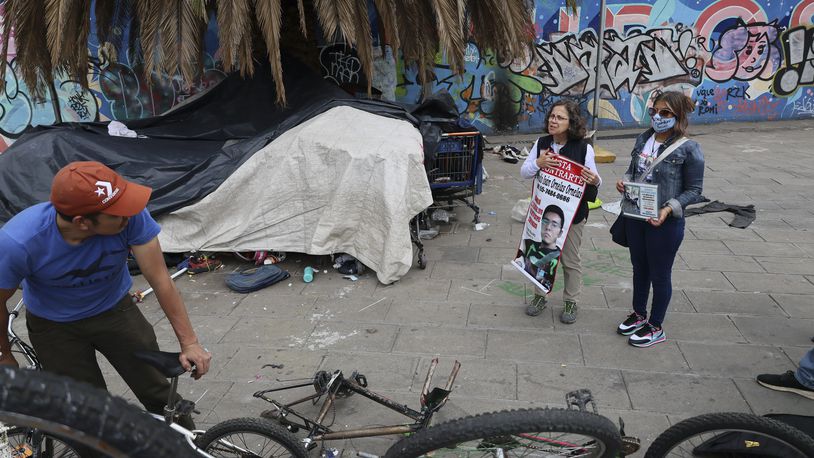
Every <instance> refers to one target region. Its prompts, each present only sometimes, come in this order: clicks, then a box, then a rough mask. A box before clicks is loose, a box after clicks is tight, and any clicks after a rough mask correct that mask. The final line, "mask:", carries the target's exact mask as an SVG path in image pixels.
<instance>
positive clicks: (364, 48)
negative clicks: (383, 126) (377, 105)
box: [355, 0, 373, 97]
mask: <svg viewBox="0 0 814 458" xmlns="http://www.w3.org/2000/svg"><path fill="white" fill-rule="evenodd" d="M355 1H356V5H355V6H356V17H358V18H360V20H359V23H358V24H357V25H356V54H357V55H358V56H359V61H360V62H361V63H362V69H363V70H364V72H365V80H367V96H368V97H370V96H371V94H372V87H373V86H372V83H373V37H371V36H370V21H369V20H367V17H368V15H367V0H355ZM362 18H364V19H362Z"/></svg>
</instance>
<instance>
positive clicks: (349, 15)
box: [334, 0, 370, 44]
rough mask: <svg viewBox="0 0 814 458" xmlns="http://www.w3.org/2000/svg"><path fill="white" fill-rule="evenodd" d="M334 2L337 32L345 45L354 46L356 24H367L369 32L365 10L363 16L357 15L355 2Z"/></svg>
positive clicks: (339, 0) (353, 0)
mask: <svg viewBox="0 0 814 458" xmlns="http://www.w3.org/2000/svg"><path fill="white" fill-rule="evenodd" d="M334 1H335V2H336V12H337V14H338V15H339V30H340V31H341V33H342V39H343V40H344V41H345V43H348V44H356V38H357V37H358V35H357V33H356V28H357V27H356V24H357V22H358V23H359V24H360V25H361V24H362V23H367V27H368V30H370V21H369V20H368V16H367V8H365V11H364V14H363V15H361V16H358V15H357V9H356V0H334Z"/></svg>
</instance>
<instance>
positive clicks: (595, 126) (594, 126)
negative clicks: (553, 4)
mask: <svg viewBox="0 0 814 458" xmlns="http://www.w3.org/2000/svg"><path fill="white" fill-rule="evenodd" d="M598 35H599V36H598V37H597V44H596V48H597V49H596V81H595V85H594V112H593V116H592V117H591V130H593V131H594V133H593V135H591V144H593V143H594V141H595V140H596V131H597V130H598V128H599V126H598V124H599V123H597V122H596V120H597V115H598V113H599V83H600V81H599V77H600V71H599V68H600V66H601V65H602V51H603V49H602V48H603V46H604V44H605V0H601V1H600V3H599V34H598Z"/></svg>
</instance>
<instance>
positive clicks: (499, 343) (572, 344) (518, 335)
mask: <svg viewBox="0 0 814 458" xmlns="http://www.w3.org/2000/svg"><path fill="white" fill-rule="evenodd" d="M486 358H487V359H496V360H499V359H511V360H512V361H518V362H519V361H527V362H533V363H540V362H552V363H563V364H568V365H569V366H570V365H582V364H583V360H582V348H581V346H580V342H579V337H578V336H577V335H575V334H566V333H555V332H526V331H501V330H490V331H489V333H488V336H487V340H486Z"/></svg>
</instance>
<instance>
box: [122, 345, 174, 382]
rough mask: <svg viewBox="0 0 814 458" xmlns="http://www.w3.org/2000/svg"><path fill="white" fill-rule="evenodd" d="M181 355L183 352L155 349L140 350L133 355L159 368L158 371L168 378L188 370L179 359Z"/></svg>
mask: <svg viewBox="0 0 814 458" xmlns="http://www.w3.org/2000/svg"><path fill="white" fill-rule="evenodd" d="M180 355H181V353H172V352H168V351H153V350H139V351H134V352H133V356H135V357H136V359H139V360H141V361H144V362H145V363H147V364H149V365H151V366H153V367H154V368H156V369H158V371H159V372H161V374H162V375H164V377H167V378H173V377H178V376H179V375H181V374H183V373H185V372H186V369H184V366H182V365H181V362H180V361H178V356H180Z"/></svg>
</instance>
